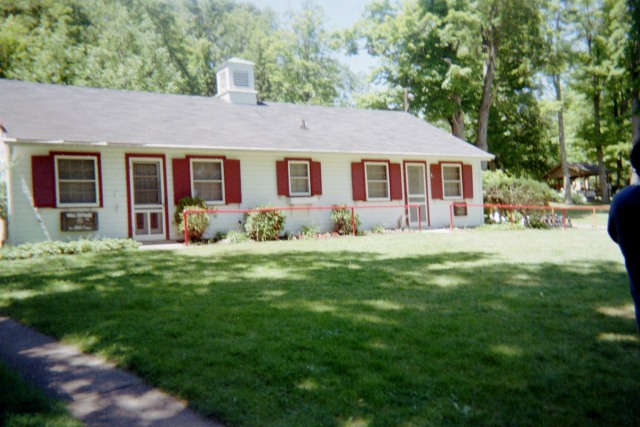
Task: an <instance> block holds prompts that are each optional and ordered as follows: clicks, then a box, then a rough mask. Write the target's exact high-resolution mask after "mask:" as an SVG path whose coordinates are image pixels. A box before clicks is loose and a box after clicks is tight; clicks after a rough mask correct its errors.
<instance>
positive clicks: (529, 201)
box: [482, 171, 553, 206]
mask: <svg viewBox="0 0 640 427" xmlns="http://www.w3.org/2000/svg"><path fill="white" fill-rule="evenodd" d="M482 188H483V190H484V202H485V203H494V204H504V205H530V206H531V205H535V206H548V205H549V202H550V201H551V200H552V198H553V191H552V190H551V188H550V187H549V186H548V185H547V184H545V183H543V182H539V181H536V180H534V179H530V178H514V177H511V176H509V175H507V174H506V173H504V172H503V171H485V172H483V173H482Z"/></svg>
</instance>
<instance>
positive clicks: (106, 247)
mask: <svg viewBox="0 0 640 427" xmlns="http://www.w3.org/2000/svg"><path fill="white" fill-rule="evenodd" d="M139 246H140V243H139V242H136V241H135V240H131V239H108V238H103V239H80V240H72V241H69V242H59V241H55V242H38V243H25V244H23V245H19V246H15V247H6V248H2V249H0V260H2V259H5V260H15V259H27V258H39V257H45V256H51V255H73V254H80V253H87V252H109V251H117V250H123V249H136V248H138V247H139Z"/></svg>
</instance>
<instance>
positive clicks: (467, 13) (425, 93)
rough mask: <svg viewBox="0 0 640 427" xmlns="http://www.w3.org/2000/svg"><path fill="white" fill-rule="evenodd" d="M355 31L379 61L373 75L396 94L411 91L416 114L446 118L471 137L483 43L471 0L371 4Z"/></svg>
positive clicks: (454, 129)
mask: <svg viewBox="0 0 640 427" xmlns="http://www.w3.org/2000/svg"><path fill="white" fill-rule="evenodd" d="M355 34H356V35H362V36H363V37H364V39H365V47H366V49H367V51H368V52H369V54H371V55H373V56H375V57H377V58H379V60H380V63H381V65H380V67H379V68H378V69H377V70H376V71H375V73H376V74H375V79H377V80H378V81H381V82H384V83H386V84H388V85H389V86H391V87H392V88H397V89H399V90H397V89H396V90H397V93H398V94H401V93H402V92H403V90H402V89H407V90H409V91H410V92H411V94H412V96H413V99H412V101H411V104H410V109H409V111H410V112H411V113H412V114H415V115H418V116H424V117H425V118H426V119H427V120H429V121H433V122H438V121H440V120H444V121H446V123H448V125H449V127H450V129H451V133H452V134H453V135H455V136H457V137H458V138H461V139H468V138H469V137H470V135H467V131H466V128H465V121H468V120H469V118H468V115H469V114H470V112H471V111H473V109H474V108H475V106H476V105H477V102H478V87H479V86H478V79H477V76H478V74H479V73H480V72H481V62H480V61H479V59H478V56H477V50H478V49H477V48H474V46H479V44H480V20H479V17H478V15H477V13H475V12H474V10H473V7H472V2H471V1H467V0H458V1H455V2H448V1H446V0H423V1H404V2H403V3H402V4H400V5H396V4H392V3H391V2H389V1H380V2H375V3H371V4H370V5H368V7H367V10H366V12H365V17H364V19H363V20H361V22H360V23H359V28H358V30H357V31H356V33H355ZM399 102H400V103H401V100H399Z"/></svg>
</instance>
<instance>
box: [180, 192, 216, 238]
mask: <svg viewBox="0 0 640 427" xmlns="http://www.w3.org/2000/svg"><path fill="white" fill-rule="evenodd" d="M196 209H208V208H207V204H206V203H205V201H204V200H202V199H200V198H198V197H183V198H182V199H180V201H179V202H178V206H177V207H176V212H175V213H174V214H173V222H174V223H175V224H176V225H177V226H178V231H179V232H180V233H184V216H183V215H182V213H183V212H184V211H188V210H196ZM187 223H188V225H189V239H196V240H197V239H200V237H202V234H203V233H204V232H205V230H206V229H207V227H208V226H209V224H210V223H211V219H210V218H209V214H207V213H204V212H203V213H191V214H189V218H188V219H187Z"/></svg>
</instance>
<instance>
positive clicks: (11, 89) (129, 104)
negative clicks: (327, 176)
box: [0, 79, 493, 160]
mask: <svg viewBox="0 0 640 427" xmlns="http://www.w3.org/2000/svg"><path fill="white" fill-rule="evenodd" d="M0 120H2V121H3V122H4V126H5V127H6V128H7V129H8V133H7V137H8V138H13V139H16V140H18V141H47V140H62V141H64V142H89V143H92V142H106V143H107V144H133V145H138V144H140V145H148V146H155V147H163V146H166V147H185V148H187V147H190V148H207V149H235V150H269V151H297V152H299V151H303V152H310V153H313V152H331V153H336V152H337V153H361V154H404V155H425V156H427V155H428V156H440V157H467V158H477V159H483V160H488V159H491V158H493V156H492V155H491V154H488V153H486V152H484V151H482V150H480V149H478V148H476V147H475V146H473V145H472V144H469V143H467V142H464V141H462V140H460V139H458V138H455V137H453V136H452V135H450V134H449V133H447V132H444V131H442V130H441V129H438V128H436V127H435V126H432V125H430V124H428V123H426V122H424V121H422V120H420V119H418V118H416V117H413V116H411V115H409V114H406V113H403V112H394V111H375V110H358V109H349V108H336V107H319V106H309V105H296V104H282V103H272V102H268V103H266V104H265V105H255V106H253V105H231V104H228V103H226V102H225V101H222V100H220V99H215V98H208V97H201V96H185V95H165V94H156V93H145V92H127V91H119V90H108V89H92V88H83V87H74V86H61V85H50V84H40V83H28V82H20V81H12V80H2V79H0ZM303 120H304V123H305V127H306V129H302V128H301V124H302V121H303Z"/></svg>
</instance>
